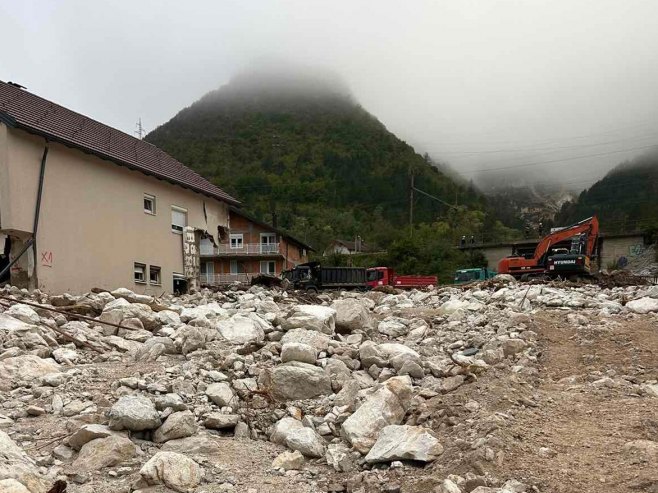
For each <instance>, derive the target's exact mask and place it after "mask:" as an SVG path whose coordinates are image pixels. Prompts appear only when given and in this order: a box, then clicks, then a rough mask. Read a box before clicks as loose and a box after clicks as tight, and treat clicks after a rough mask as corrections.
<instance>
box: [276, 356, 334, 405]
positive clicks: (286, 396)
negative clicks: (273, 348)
mask: <svg viewBox="0 0 658 493" xmlns="http://www.w3.org/2000/svg"><path fill="white" fill-rule="evenodd" d="M269 376H270V388H271V391H272V395H273V396H274V397H275V398H276V399H278V400H282V401H294V400H300V399H312V398H313V397H317V396H319V395H328V394H331V393H332V390H331V379H330V378H329V375H327V374H326V373H325V372H324V370H322V368H320V367H318V366H314V365H309V364H308V363H301V362H299V361H291V362H290V363H285V364H282V365H278V366H276V367H275V368H274V369H273V370H271V373H270V375H269Z"/></svg>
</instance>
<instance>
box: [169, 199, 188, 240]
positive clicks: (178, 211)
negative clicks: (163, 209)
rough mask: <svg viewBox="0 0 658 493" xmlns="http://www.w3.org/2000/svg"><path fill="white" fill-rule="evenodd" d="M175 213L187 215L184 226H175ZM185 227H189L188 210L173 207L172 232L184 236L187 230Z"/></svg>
mask: <svg viewBox="0 0 658 493" xmlns="http://www.w3.org/2000/svg"><path fill="white" fill-rule="evenodd" d="M174 213H178V214H184V215H185V224H183V225H182V226H181V225H179V224H175V223H174ZM185 226H187V209H183V208H182V207H178V206H175V205H172V206H171V232H172V233H175V234H178V235H182V234H183V231H184V230H185ZM177 228H180V230H179V229H177Z"/></svg>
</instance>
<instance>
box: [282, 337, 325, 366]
mask: <svg viewBox="0 0 658 493" xmlns="http://www.w3.org/2000/svg"><path fill="white" fill-rule="evenodd" d="M316 359H317V352H316V350H315V348H314V347H313V346H310V345H309V344H303V343H299V342H288V343H286V344H284V345H283V347H282V348H281V361H282V362H283V363H288V362H289V361H301V362H302V363H308V364H310V365H314V364H315V361H316Z"/></svg>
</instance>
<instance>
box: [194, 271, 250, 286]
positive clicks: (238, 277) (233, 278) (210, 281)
mask: <svg viewBox="0 0 658 493" xmlns="http://www.w3.org/2000/svg"><path fill="white" fill-rule="evenodd" d="M258 275H259V273H258V272H245V273H242V274H201V285H202V286H222V285H226V284H236V283H240V284H250V283H251V279H252V278H253V277H255V276H258Z"/></svg>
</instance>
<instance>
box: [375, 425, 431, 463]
mask: <svg viewBox="0 0 658 493" xmlns="http://www.w3.org/2000/svg"><path fill="white" fill-rule="evenodd" d="M442 453H443V447H442V446H441V444H440V443H439V440H438V439H437V438H436V437H435V436H434V434H433V433H432V432H431V431H430V430H428V429H427V428H422V427H420V426H407V425H391V426H386V427H385V428H383V429H382V431H381V433H380V434H379V437H378V438H377V441H376V442H375V444H374V445H373V446H372V448H371V449H370V451H369V452H368V455H366V462H368V463H370V464H374V463H376V462H390V461H393V460H415V461H421V462H432V461H433V460H435V459H436V458H437V457H438V456H439V455H441V454H442Z"/></svg>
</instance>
